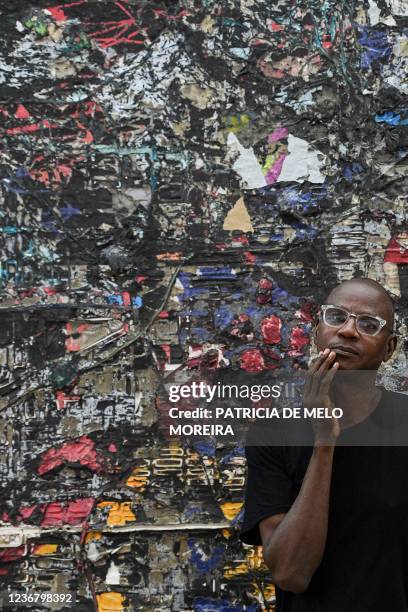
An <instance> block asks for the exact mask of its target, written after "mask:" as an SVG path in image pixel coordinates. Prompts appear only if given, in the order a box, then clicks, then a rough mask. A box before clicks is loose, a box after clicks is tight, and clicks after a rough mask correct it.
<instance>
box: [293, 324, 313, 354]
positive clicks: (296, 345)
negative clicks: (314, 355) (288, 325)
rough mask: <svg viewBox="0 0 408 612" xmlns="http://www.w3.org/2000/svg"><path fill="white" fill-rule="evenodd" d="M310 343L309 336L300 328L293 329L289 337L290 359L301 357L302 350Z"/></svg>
mask: <svg viewBox="0 0 408 612" xmlns="http://www.w3.org/2000/svg"><path fill="white" fill-rule="evenodd" d="M309 342H310V337H309V334H308V333H307V332H306V331H305V330H304V329H302V328H301V327H294V328H293V329H292V333H291V335H290V350H289V351H288V354H289V355H291V356H292V357H296V356H299V355H302V349H303V348H304V347H305V346H307V345H308V344H309Z"/></svg>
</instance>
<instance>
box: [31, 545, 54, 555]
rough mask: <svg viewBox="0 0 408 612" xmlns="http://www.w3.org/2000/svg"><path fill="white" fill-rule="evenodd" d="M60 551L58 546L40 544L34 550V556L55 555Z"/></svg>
mask: <svg viewBox="0 0 408 612" xmlns="http://www.w3.org/2000/svg"><path fill="white" fill-rule="evenodd" d="M57 550H58V544H38V545H37V546H35V548H34V550H33V555H53V554H55V553H56V552H57Z"/></svg>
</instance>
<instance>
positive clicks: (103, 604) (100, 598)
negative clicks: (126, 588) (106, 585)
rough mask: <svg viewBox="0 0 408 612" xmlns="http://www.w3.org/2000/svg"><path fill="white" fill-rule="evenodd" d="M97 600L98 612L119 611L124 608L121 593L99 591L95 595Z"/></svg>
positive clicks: (123, 599)
mask: <svg viewBox="0 0 408 612" xmlns="http://www.w3.org/2000/svg"><path fill="white" fill-rule="evenodd" d="M96 600H97V602H98V612H120V611H121V610H125V609H126V608H125V606H124V601H125V598H124V597H123V595H122V593H115V592H113V591H112V592H111V593H100V594H99V595H97V596H96Z"/></svg>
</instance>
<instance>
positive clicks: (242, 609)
mask: <svg viewBox="0 0 408 612" xmlns="http://www.w3.org/2000/svg"><path fill="white" fill-rule="evenodd" d="M193 606H194V612H257V611H258V612H259V610H260V607H259V606H258V604H251V605H250V606H245V605H244V606H236V605H234V604H232V603H230V602H229V601H227V600H225V599H209V598H207V597H196V599H194V603H193Z"/></svg>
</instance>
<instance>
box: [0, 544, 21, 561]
mask: <svg viewBox="0 0 408 612" xmlns="http://www.w3.org/2000/svg"><path fill="white" fill-rule="evenodd" d="M26 552H27V551H26V547H25V546H24V544H23V545H22V546H16V547H14V548H5V549H4V550H0V563H9V562H10V561H17V560H18V559H21V558H22V557H24V555H25V554H26Z"/></svg>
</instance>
